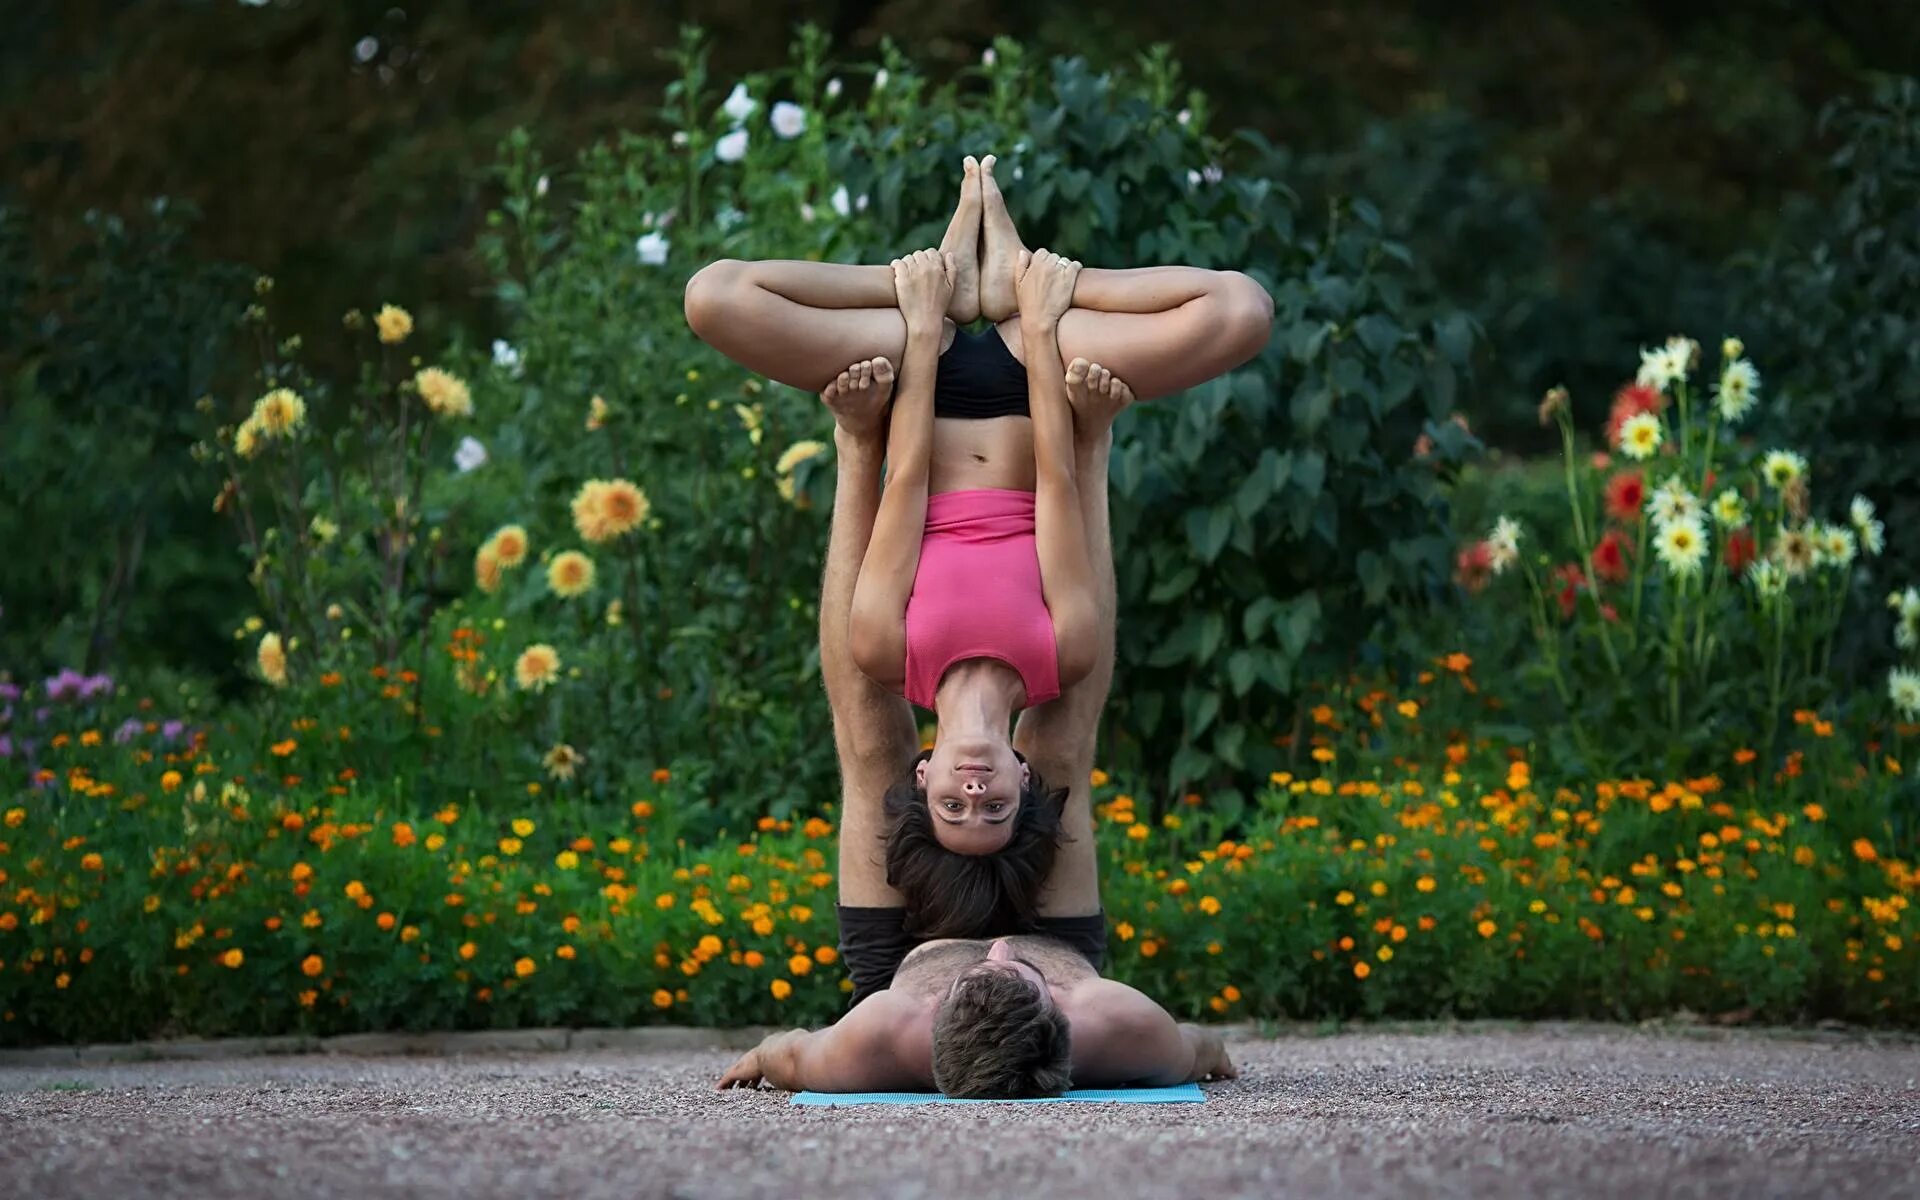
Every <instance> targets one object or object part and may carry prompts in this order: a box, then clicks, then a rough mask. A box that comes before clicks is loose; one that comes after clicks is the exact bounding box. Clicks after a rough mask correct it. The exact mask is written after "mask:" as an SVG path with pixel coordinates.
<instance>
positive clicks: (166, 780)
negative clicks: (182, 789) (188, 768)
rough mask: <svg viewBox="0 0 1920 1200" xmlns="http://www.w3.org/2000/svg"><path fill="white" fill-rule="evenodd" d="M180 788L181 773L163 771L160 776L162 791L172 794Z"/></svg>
mask: <svg viewBox="0 0 1920 1200" xmlns="http://www.w3.org/2000/svg"><path fill="white" fill-rule="evenodd" d="M179 786H180V772H178V771H163V772H161V775H160V790H161V791H163V792H171V791H173V790H175V789H176V788H178V787H179Z"/></svg>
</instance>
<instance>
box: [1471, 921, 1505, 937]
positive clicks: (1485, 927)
mask: <svg viewBox="0 0 1920 1200" xmlns="http://www.w3.org/2000/svg"><path fill="white" fill-rule="evenodd" d="M1474 928H1475V929H1477V930H1479V931H1480V936H1481V937H1483V938H1490V937H1492V936H1493V935H1494V934H1496V933H1498V932H1500V927H1499V926H1498V925H1495V924H1494V923H1493V922H1492V921H1489V920H1484V919H1483V920H1482V921H1481V922H1480V923H1479V924H1478V925H1475V926H1474Z"/></svg>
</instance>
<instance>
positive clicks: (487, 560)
mask: <svg viewBox="0 0 1920 1200" xmlns="http://www.w3.org/2000/svg"><path fill="white" fill-rule="evenodd" d="M473 582H474V583H475V584H476V585H477V586H478V587H479V588H480V590H481V591H483V592H485V593H486V594H487V595H489V596H491V595H493V594H494V593H495V592H497V591H499V590H500V555H499V554H498V553H496V552H495V550H494V548H493V543H492V542H488V543H487V544H486V545H484V546H482V547H480V550H479V552H478V553H476V554H475V555H474V556H473Z"/></svg>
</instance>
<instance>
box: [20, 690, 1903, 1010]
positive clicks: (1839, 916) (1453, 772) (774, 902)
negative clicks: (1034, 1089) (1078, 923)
mask: <svg viewBox="0 0 1920 1200" xmlns="http://www.w3.org/2000/svg"><path fill="white" fill-rule="evenodd" d="M1467 667H1468V664H1467V663H1466V661H1465V659H1464V656H1459V655H1455V656H1451V657H1449V658H1447V659H1443V660H1440V662H1439V663H1437V664H1436V669H1435V670H1434V671H1432V672H1429V673H1428V674H1427V675H1425V676H1423V677H1422V680H1421V681H1420V682H1419V684H1418V685H1417V686H1415V687H1413V688H1412V689H1410V690H1409V691H1408V692H1407V693H1405V694H1396V693H1390V692H1388V691H1386V690H1382V689H1378V688H1364V687H1362V688H1344V689H1339V690H1337V691H1336V692H1333V693H1330V694H1328V695H1327V696H1326V698H1325V701H1324V702H1323V703H1322V704H1320V705H1319V706H1318V707H1317V708H1316V709H1315V710H1314V712H1313V714H1312V718H1313V724H1312V726H1311V728H1310V730H1308V731H1305V732H1303V734H1302V736H1301V737H1300V738H1299V739H1298V748H1299V749H1300V750H1301V751H1302V757H1303V758H1304V759H1306V760H1307V761H1309V762H1311V763H1312V764H1313V767H1314V769H1315V770H1316V771H1318V772H1319V773H1318V774H1314V775H1311V776H1306V777H1302V778H1294V777H1293V776H1291V775H1289V774H1285V773H1281V774H1277V775H1275V776H1274V778H1273V779H1272V780H1270V781H1269V782H1268V785H1267V786H1266V788H1265V789H1264V790H1263V792H1262V793H1261V794H1260V795H1259V796H1258V797H1257V799H1256V802H1255V804H1254V805H1253V806H1252V807H1250V808H1249V809H1248V810H1247V811H1246V812H1244V813H1242V814H1240V815H1239V816H1238V818H1237V819H1236V826H1237V827H1236V829H1235V831H1234V832H1233V833H1232V834H1231V835H1229V834H1228V833H1227V832H1226V830H1227V828H1228V826H1227V821H1228V816H1227V814H1226V813H1224V812H1221V811H1214V810H1213V809H1211V808H1210V807H1209V806H1208V805H1207V804H1206V803H1205V802H1203V801H1202V800H1201V798H1200V797H1198V796H1190V797H1187V798H1186V800H1185V801H1184V802H1182V803H1179V804H1175V805H1174V806H1172V808H1171V809H1170V810H1169V811H1167V812H1165V813H1162V814H1160V815H1159V816H1157V817H1156V816H1155V815H1154V814H1152V813H1151V812H1148V811H1146V806H1145V805H1143V804H1141V803H1139V802H1137V801H1135V800H1133V799H1131V798H1129V797H1128V796H1126V795H1125V794H1124V793H1122V792H1120V791H1118V790H1117V789H1116V787H1115V785H1114V783H1113V782H1112V781H1111V780H1108V779H1106V778H1105V776H1104V774H1096V777H1095V781H1096V800H1097V804H1098V811H1099V814H1100V835H1099V836H1100V852H1101V856H1102V862H1103V886H1104V891H1105V896H1106V902H1107V908H1108V913H1109V916H1110V918H1111V920H1112V923H1113V932H1112V937H1111V941H1110V954H1111V971H1112V973H1113V974H1114V975H1115V976H1116V977H1118V978H1120V979H1123V980H1126V981H1127V982H1130V983H1133V984H1135V985H1137V986H1139V987H1141V988H1143V989H1145V990H1146V991H1147V992H1148V993H1149V994H1151V995H1153V996H1154V997H1156V998H1157V999H1159V1000H1161V1002H1162V1003H1164V1004H1166V1005H1167V1006H1168V1007H1169V1008H1170V1009H1171V1010H1173V1011H1174V1012H1176V1013H1177V1014H1179V1015H1181V1016H1183V1017H1196V1018H1203V1019H1204V1018H1210V1017H1238V1018H1258V1017H1290V1018H1313V1017H1332V1016H1338V1017H1344V1016H1352V1015H1366V1016H1385V1015H1395V1016H1436V1015H1444V1014H1458V1015H1481V1016H1513V1017H1574V1016H1589V1017H1591V1016H1598V1017H1620V1018H1627V1017H1639V1016H1646V1015H1653V1014H1659V1013H1668V1012H1673V1011H1676V1010H1681V1009H1686V1010H1692V1011H1696V1012H1702V1013H1712V1014H1729V1013H1731V1014H1734V1015H1736V1016H1742V1017H1745V1016H1752V1017H1754V1018H1756V1019H1766V1020H1806V1019H1816V1018H1827V1017H1837V1018H1842V1019H1847V1020H1855V1021H1864V1022H1874V1023H1902V1024H1913V1023H1916V1022H1920V986H1917V985H1916V981H1917V980H1920V956H1917V952H1916V950H1915V949H1914V946H1913V932H1914V931H1913V924H1914V921H1915V918H1914V917H1913V916H1912V915H1910V914H1909V907H1910V903H1911V900H1912V898H1913V896H1914V894H1915V892H1916V890H1920V876H1917V875H1916V872H1915V870H1914V868H1913V867H1912V865H1911V864H1910V862H1909V861H1908V858H1903V857H1901V856H1900V854H1898V853H1896V843H1895V841H1894V838H1893V834H1892V833H1891V828H1892V827H1891V825H1890V824H1889V819H1888V818H1889V813H1890V811H1891V810H1890V808H1889V806H1888V805H1889V797H1890V796H1891V795H1892V794H1893V789H1894V787H1896V786H1897V785H1898V784H1899V783H1900V782H1901V781H1902V778H1903V776H1902V774H1901V771H1902V769H1903V768H1902V766H1901V764H1900V762H1899V760H1898V759H1897V758H1895V757H1893V756H1892V755H1891V754H1890V753H1888V752H1887V750H1886V748H1885V747H1882V746H1878V745H1873V746H1870V747H1868V746H1863V747H1862V749H1863V750H1865V751H1866V752H1867V753H1869V754H1870V755H1871V757H1869V758H1866V759H1864V760H1862V761H1859V762H1856V763H1852V764H1851V765H1848V762H1847V760H1848V759H1849V758H1851V757H1853V756H1855V754H1856V752H1855V751H1854V750H1852V749H1850V748H1849V747H1850V743H1849V742H1848V740H1847V739H1846V738H1845V737H1843V736H1841V735H1840V734H1839V733H1836V731H1835V730H1834V728H1833V726H1832V725H1831V724H1829V723H1828V722H1827V721H1825V720H1823V719H1822V718H1820V717H1819V716H1818V715H1817V714H1813V713H1804V714H1802V715H1801V719H1800V720H1799V721H1798V722H1797V723H1796V725H1795V726H1794V730H1795V735H1794V742H1795V744H1794V745H1792V746H1790V747H1789V748H1788V757H1787V759H1786V767H1785V768H1784V769H1783V770H1781V771H1779V772H1776V773H1774V775H1773V777H1772V778H1761V777H1760V776H1759V775H1758V774H1757V765H1756V764H1755V762H1754V761H1753V756H1752V755H1751V754H1741V755H1737V756H1736V761H1734V762H1730V763H1729V764H1728V765H1727V769H1726V770H1725V771H1724V772H1722V773H1720V774H1717V775H1713V776H1708V777H1704V778H1698V779H1685V780H1672V781H1666V780H1650V779H1616V780H1609V781H1605V782H1601V783H1598V784H1595V785H1593V786H1591V787H1583V788H1580V789H1578V790H1573V789H1567V788H1561V787H1558V786H1556V785H1555V783H1554V781H1552V780H1545V779H1536V778H1535V777H1534V775H1533V772H1532V769H1531V768H1530V766H1529V763H1528V759H1527V757H1526V754H1525V753H1524V751H1523V749H1522V748H1521V747H1517V746H1509V745H1505V744H1502V743H1500V742H1499V741H1498V740H1497V739H1494V738H1491V737H1466V736H1462V735H1461V734H1459V733H1457V732H1455V730H1454V728H1453V726H1452V724H1451V722H1450V721H1449V720H1441V719H1438V715H1439V714H1441V713H1443V712H1458V711H1461V710H1462V706H1464V705H1468V704H1471V703H1485V698H1484V697H1482V696H1479V695H1478V693H1477V691H1476V690H1475V687H1474V684H1473V681H1472V679H1471V677H1470V676H1469V674H1468V673H1467ZM1901 732H1904V733H1905V734H1906V735H1907V736H1911V735H1912V733H1913V731H1911V730H1905V731H1901ZM301 738H308V739H311V741H312V745H310V747H309V749H310V751H311V752H314V753H319V751H318V750H317V749H314V747H315V746H319V745H323V744H324V740H325V735H324V734H323V733H321V732H320V731H317V730H313V729H310V728H302V729H298V730H295V731H293V733H292V736H291V737H290V738H289V739H288V740H289V741H297V740H298V739H301ZM52 752H53V753H56V754H59V755H64V756H65V758H64V761H63V762H62V763H61V765H60V766H59V767H58V768H57V769H56V768H55V767H53V766H48V767H45V768H43V775H42V777H41V781H40V785H39V786H37V787H31V788H29V789H27V790H25V791H23V792H22V793H21V794H20V795H19V796H18V797H17V798H16V799H15V800H13V801H9V802H8V803H7V805H6V806H5V808H4V811H0V1043H6V1044H22V1043H32V1042H43V1041H81V1040H100V1039H117V1038H128V1037H142V1036H154V1035H163V1034H187V1033H191V1034H203V1035H218V1034H240V1033H282V1032H289V1031H296V1030H297V1031H304V1032H311V1033H338V1032H347V1031H354V1030H367V1029H394V1028H402V1029H428V1028H436V1029H437V1028H477V1027H512V1026H522V1025H556V1024H557V1025H566V1024H581V1025H620V1024H638V1023H645V1022H650V1021H660V1022H672V1023H681V1024H685V1023H697V1024H714V1025H739V1024H747V1023H758V1022H780V1023H807V1022H822V1021H826V1020H828V1019H830V1018H831V1017H832V1016H833V1015H834V1014H835V1013H837V1012H838V1011H839V1010H840V1009H841V1007H842V1005H843V1003H844V992H845V990H846V988H847V983H846V981H845V979H844V976H843V973H842V971H841V970H840V968H839V966H838V963H837V956H836V954H835V951H834V944H835V932H834V926H833V908H832V905H833V898H834V888H835V880H834V875H833V863H834V849H835V847H834V841H833V839H834V828H833V826H832V825H831V824H829V823H828V821H827V820H825V819H823V818H814V819H810V820H801V821H785V820H775V819H774V818H771V817H768V818H763V819H761V820H760V821H759V822H758V827H757V828H755V829H753V830H751V831H749V832H747V833H746V835H745V836H744V837H740V838H734V839H729V840H727V841H725V842H723V843H720V844H717V845H706V846H689V845H687V844H686V843H685V840H684V839H682V838H681V837H680V836H679V834H678V829H679V827H680V818H681V814H682V813H684V812H685V811H687V810H690V809H693V808H696V807H699V806H700V805H701V803H702V801H701V800H700V798H699V797H698V796H696V795H693V794H690V792H689V791H687V790H682V789H681V787H680V784H679V783H678V781H676V780H674V779H673V778H671V777H670V776H669V775H668V774H667V773H666V772H665V771H657V772H655V773H654V776H653V784H652V787H651V788H650V789H649V790H648V791H647V794H646V795H644V796H640V797H636V798H634V799H633V800H632V801H631V802H630V803H629V804H627V805H626V806H625V807H621V808H612V807H609V806H607V805H604V804H600V805H595V804H587V803H581V802H577V801H560V802H556V801H552V800H551V799H548V798H546V797H544V796H542V795H540V794H538V793H537V789H524V790H515V791H512V792H503V794H500V795H497V796H487V797H478V798H474V799H471V800H469V801H467V802H464V803H459V804H443V805H439V806H437V807H436V806H421V805H416V804H412V803H409V801H408V798H407V790H406V789H405V788H403V787H398V786H371V785H368V784H366V783H364V782H361V781H352V782H350V783H348V784H345V785H341V784H337V783H336V784H333V785H330V787H331V789H332V790H331V791H326V790H322V789H318V788H315V787H314V786H312V785H311V784H295V785H293V786H290V787H289V786H285V785H284V783H283V782H282V781H280V780H276V779H273V778H270V777H269V776H268V775H267V774H265V773H264V772H262V773H255V774H252V775H249V774H247V773H246V772H230V771H228V770H224V769H223V767H222V765H221V764H220V762H219V760H218V758H217V757H216V755H215V754H214V752H213V747H212V746H211V745H210V744H209V741H208V738H207V736H206V735H205V734H199V735H195V736H194V737H193V740H192V742H191V743H190V744H189V745H186V746H184V747H181V748H178V749H172V750H169V749H168V748H167V744H166V743H165V742H164V740H161V741H158V742H154V743H152V744H148V745H143V744H142V742H141V740H140V739H139V738H133V739H127V740H126V741H125V744H117V743H116V742H115V741H114V740H113V739H112V738H103V737H101V736H100V735H99V734H98V733H97V732H96V733H92V734H91V735H89V732H88V731H82V732H81V734H80V735H79V736H75V737H71V738H68V739H66V740H64V741H63V742H61V743H60V745H59V746H57V747H54V748H53V750H52ZM235 774H238V775H239V776H240V777H239V778H238V779H236V778H234V775H235ZM334 793H341V794H334Z"/></svg>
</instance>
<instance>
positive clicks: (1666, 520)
mask: <svg viewBox="0 0 1920 1200" xmlns="http://www.w3.org/2000/svg"><path fill="white" fill-rule="evenodd" d="M1647 512H1648V513H1649V514H1651V515H1652V517H1653V523H1654V525H1655V526H1656V527H1657V526H1664V525H1671V524H1673V523H1674V522H1675V521H1698V520H1699V519H1700V500H1699V498H1698V497H1696V496H1695V495H1694V494H1693V493H1692V492H1690V491H1688V490H1687V485H1686V484H1684V483H1681V482H1680V480H1679V478H1678V477H1677V476H1676V477H1674V478H1672V479H1669V480H1667V481H1666V482H1665V483H1663V484H1661V485H1660V486H1659V487H1658V488H1655V489H1654V492H1653V494H1652V495H1650V496H1648V497H1647Z"/></svg>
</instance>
